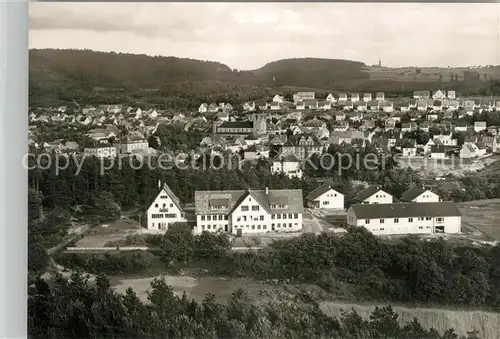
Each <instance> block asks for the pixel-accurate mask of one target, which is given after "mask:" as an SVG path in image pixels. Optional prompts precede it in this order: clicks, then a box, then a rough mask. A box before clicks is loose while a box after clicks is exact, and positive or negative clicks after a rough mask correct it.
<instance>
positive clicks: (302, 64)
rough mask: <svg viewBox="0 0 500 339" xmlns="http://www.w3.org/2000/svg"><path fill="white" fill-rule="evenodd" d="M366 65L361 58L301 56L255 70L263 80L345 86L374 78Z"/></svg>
mask: <svg viewBox="0 0 500 339" xmlns="http://www.w3.org/2000/svg"><path fill="white" fill-rule="evenodd" d="M363 67H366V66H365V64H363V63H362V62H358V61H349V60H340V59H319V58H299V59H284V60H278V61H274V62H271V63H268V64H266V65H264V66H263V67H261V68H259V69H257V70H254V71H253V73H254V74H255V75H256V76H257V77H258V78H259V79H261V80H262V81H268V82H272V81H274V82H276V83H279V84H282V85H289V86H307V87H315V88H324V89H328V88H335V87H337V88H339V89H342V87H351V86H352V85H354V84H356V83H359V81H360V80H365V81H366V80H369V79H370V76H369V74H367V73H365V72H362V69H363Z"/></svg>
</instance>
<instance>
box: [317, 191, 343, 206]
mask: <svg viewBox="0 0 500 339" xmlns="http://www.w3.org/2000/svg"><path fill="white" fill-rule="evenodd" d="M312 202H313V203H314V205H315V206H316V207H317V208H327V209H342V210H343V209H344V195H343V194H342V193H340V192H337V191H335V190H334V189H333V188H330V190H328V191H326V192H325V193H323V194H322V195H320V196H319V197H317V198H316V199H313V200H312Z"/></svg>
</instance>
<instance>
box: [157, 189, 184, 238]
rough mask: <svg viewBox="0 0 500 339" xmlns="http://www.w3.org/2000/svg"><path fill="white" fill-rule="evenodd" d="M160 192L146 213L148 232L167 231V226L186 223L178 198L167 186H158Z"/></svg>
mask: <svg viewBox="0 0 500 339" xmlns="http://www.w3.org/2000/svg"><path fill="white" fill-rule="evenodd" d="M158 188H160V192H159V193H158V195H157V196H156V198H155V199H154V200H153V202H152V203H151V205H150V206H149V208H148V211H147V219H148V226H147V227H148V230H161V231H167V230H168V226H169V225H171V224H173V223H176V222H186V218H185V214H184V212H183V210H182V206H181V203H180V200H179V198H177V196H176V195H175V194H174V192H172V190H171V189H170V187H168V185H167V184H163V187H161V184H159V185H158Z"/></svg>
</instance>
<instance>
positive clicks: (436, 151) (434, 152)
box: [430, 145, 446, 160]
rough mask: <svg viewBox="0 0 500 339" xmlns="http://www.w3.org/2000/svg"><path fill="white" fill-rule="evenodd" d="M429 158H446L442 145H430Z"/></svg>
mask: <svg viewBox="0 0 500 339" xmlns="http://www.w3.org/2000/svg"><path fill="white" fill-rule="evenodd" d="M430 158H431V159H441V160H442V159H446V153H445V148H444V145H434V146H431V154H430Z"/></svg>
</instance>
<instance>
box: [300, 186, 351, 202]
mask: <svg viewBox="0 0 500 339" xmlns="http://www.w3.org/2000/svg"><path fill="white" fill-rule="evenodd" d="M330 190H334V191H335V192H336V193H338V194H342V193H340V192H338V191H336V190H335V189H333V188H332V186H331V185H329V184H325V185H322V186H320V187H318V188H316V189H314V190H313V191H312V192H311V193H309V194H308V195H307V197H306V200H314V199H316V198H319V197H320V196H322V195H323V194H325V193H326V192H328V191H330ZM342 195H343V194H342Z"/></svg>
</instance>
